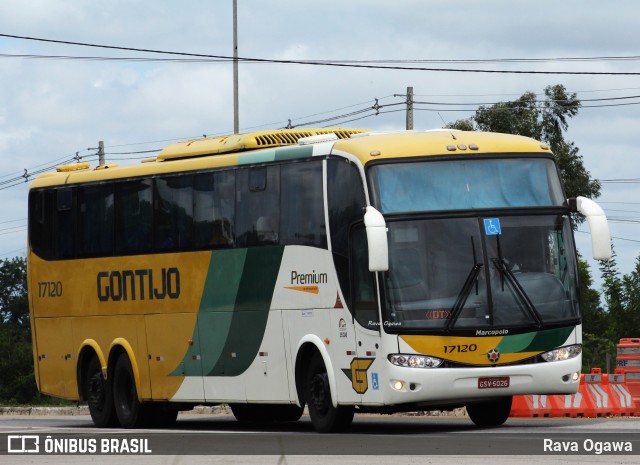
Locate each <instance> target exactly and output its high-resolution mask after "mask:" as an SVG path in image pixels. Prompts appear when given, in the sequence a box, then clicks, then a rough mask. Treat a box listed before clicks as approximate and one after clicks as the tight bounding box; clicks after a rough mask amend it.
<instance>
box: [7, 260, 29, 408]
mask: <svg viewBox="0 0 640 465" xmlns="http://www.w3.org/2000/svg"><path fill="white" fill-rule="evenodd" d="M29 325H30V323H29V300H28V297H27V264H26V261H25V259H24V258H20V257H16V258H13V259H10V260H0V373H2V382H1V383H0V402H3V403H7V402H8V403H28V402H32V401H33V400H34V398H37V396H38V392H37V388H36V382H35V377H34V373H33V355H32V351H31V328H30V326H29Z"/></svg>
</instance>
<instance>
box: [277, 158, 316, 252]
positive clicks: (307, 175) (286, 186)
mask: <svg viewBox="0 0 640 465" xmlns="http://www.w3.org/2000/svg"><path fill="white" fill-rule="evenodd" d="M280 173H281V195H282V198H281V205H282V208H281V214H282V218H281V222H280V243H281V244H286V245H289V244H295V245H312V246H316V247H326V246H327V232H326V227H325V220H324V201H323V196H322V161H321V160H316V161H312V162H303V163H293V164H289V165H282V168H281V172H280Z"/></svg>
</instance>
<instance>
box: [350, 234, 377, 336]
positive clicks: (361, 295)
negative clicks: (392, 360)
mask: <svg viewBox="0 0 640 465" xmlns="http://www.w3.org/2000/svg"><path fill="white" fill-rule="evenodd" d="M351 271H352V275H351V283H352V294H351V295H352V296H353V302H352V308H353V311H354V313H355V316H356V320H357V321H358V323H360V324H361V325H362V326H364V327H365V328H369V329H376V330H377V329H379V327H380V322H379V321H378V304H377V298H376V287H375V278H374V277H375V275H374V273H372V272H370V271H369V248H368V246H367V235H366V231H365V229H364V226H363V225H362V224H360V225H359V226H358V227H356V228H355V229H354V230H353V234H352V236H351Z"/></svg>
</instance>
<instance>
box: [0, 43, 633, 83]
mask: <svg viewBox="0 0 640 465" xmlns="http://www.w3.org/2000/svg"><path fill="white" fill-rule="evenodd" d="M0 37H7V38H12V39H20V40H32V41H39V42H47V43H55V44H62V45H76V46H81V47H93V48H103V49H109V50H125V51H130V52H142V53H158V54H165V55H174V56H188V57H197V58H209V59H217V60H227V61H230V62H231V61H233V60H238V61H240V62H242V63H272V64H294V65H310V66H331V67H343V68H361V69H380V70H396V71H397V70H403V71H432V72H456V73H491V74H540V75H590V76H638V75H640V72H614V71H540V70H496V69H464V68H427V67H417V66H382V65H378V64H368V63H375V61H366V62H355V60H351V61H348V60H344V61H337V60H333V61H331V60H277V59H266V58H250V57H238V58H235V57H230V56H225V55H209V54H201V53H188V52H173V51H167V50H153V49H145V48H134V47H119V46H114V45H102V44H92V43H86V42H72V41H65V40H54V39H42V38H38V37H27V36H18V35H12V34H0ZM638 59H640V57H639V56H635V55H634V56H628V57H573V58H572V57H565V58H562V57H561V58H554V59H499V60H497V59H492V60H413V61H410V60H409V61H406V60H405V61H400V62H401V63H407V64H409V63H442V64H450V63H456V64H461V63H465V64H468V63H474V64H477V63H498V62H499V63H516V62H524V61H523V60H528V61H526V62H528V63H531V62H536V61H535V60H541V61H542V62H544V60H546V61H608V60H616V61H617V60H624V61H635V60H638ZM385 62H387V63H391V61H390V60H385Z"/></svg>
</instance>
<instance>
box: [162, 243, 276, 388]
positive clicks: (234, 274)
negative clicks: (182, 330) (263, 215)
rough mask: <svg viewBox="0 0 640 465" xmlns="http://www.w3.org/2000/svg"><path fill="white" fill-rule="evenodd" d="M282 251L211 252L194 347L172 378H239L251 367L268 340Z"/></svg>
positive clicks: (267, 249) (266, 249)
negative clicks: (199, 360)
mask: <svg viewBox="0 0 640 465" xmlns="http://www.w3.org/2000/svg"><path fill="white" fill-rule="evenodd" d="M283 252H284V247H283V246H274V247H256V248H253V249H232V250H221V251H216V252H213V254H212V257H211V263H210V265H209V272H208V274H207V279H206V281H205V289H204V291H203V294H202V300H201V303H200V313H199V314H198V319H197V322H196V328H195V330H194V334H193V342H194V344H193V346H191V347H190V348H189V349H188V350H187V353H186V354H185V357H184V358H183V361H182V363H181V364H180V366H179V367H177V368H176V370H174V372H173V373H172V375H182V374H184V375H186V376H201V375H204V376H237V375H240V374H242V373H244V372H245V371H246V370H247V368H249V366H250V365H251V363H252V362H253V360H254V359H255V357H256V355H257V354H258V350H259V349H260V344H261V343H262V339H263V337H264V332H265V328H266V326H267V319H268V317H269V309H270V308H271V300H272V299H273V292H274V289H275V283H276V279H277V277H278V271H279V270H280V264H281V262H282V255H283ZM194 355H200V359H201V368H200V366H198V365H197V364H194V363H193V362H192V358H193V356H194ZM183 370H184V371H183Z"/></svg>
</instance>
